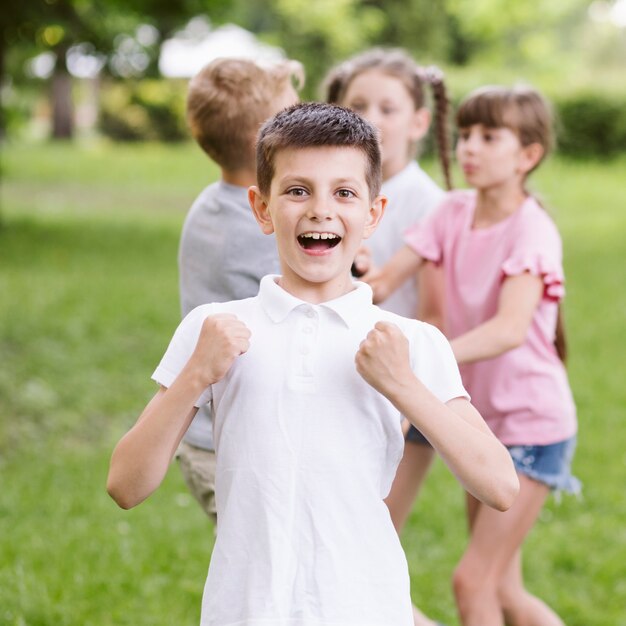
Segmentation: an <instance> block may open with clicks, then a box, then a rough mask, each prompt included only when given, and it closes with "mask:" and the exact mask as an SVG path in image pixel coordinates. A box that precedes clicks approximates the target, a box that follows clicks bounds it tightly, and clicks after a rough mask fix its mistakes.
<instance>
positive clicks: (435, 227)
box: [404, 209, 443, 263]
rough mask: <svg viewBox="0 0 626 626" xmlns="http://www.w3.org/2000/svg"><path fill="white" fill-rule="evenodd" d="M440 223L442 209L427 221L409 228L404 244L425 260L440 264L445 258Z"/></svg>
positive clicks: (434, 212)
mask: <svg viewBox="0 0 626 626" xmlns="http://www.w3.org/2000/svg"><path fill="white" fill-rule="evenodd" d="M440 222H441V214H440V209H435V211H433V212H432V213H431V214H430V215H429V216H428V217H427V218H426V219H424V220H422V221H421V222H417V223H416V224H413V226H409V228H407V230H406V231H405V233H404V243H406V245H407V246H409V248H411V250H413V251H414V252H415V253H417V254H418V255H419V256H421V257H422V258H423V259H427V260H429V261H434V262H435V263H439V262H440V261H441V258H442V256H443V254H442V253H443V250H442V238H441V237H440V236H439V235H440V232H441V224H440Z"/></svg>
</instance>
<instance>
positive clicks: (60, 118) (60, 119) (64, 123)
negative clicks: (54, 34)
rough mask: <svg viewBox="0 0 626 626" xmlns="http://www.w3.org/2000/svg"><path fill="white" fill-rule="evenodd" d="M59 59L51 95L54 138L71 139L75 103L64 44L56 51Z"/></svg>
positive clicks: (53, 75) (55, 67)
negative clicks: (73, 101)
mask: <svg viewBox="0 0 626 626" xmlns="http://www.w3.org/2000/svg"><path fill="white" fill-rule="evenodd" d="M55 52H56V55H57V61H56V64H55V66H54V72H53V74H52V86H51V93H50V97H51V100H52V138H53V139H71V138H72V137H73V135H74V105H73V103H72V77H71V76H70V73H69V72H68V71H67V65H66V62H65V54H66V52H67V50H66V48H65V47H64V46H62V47H59V48H58V49H57V50H56V51H55Z"/></svg>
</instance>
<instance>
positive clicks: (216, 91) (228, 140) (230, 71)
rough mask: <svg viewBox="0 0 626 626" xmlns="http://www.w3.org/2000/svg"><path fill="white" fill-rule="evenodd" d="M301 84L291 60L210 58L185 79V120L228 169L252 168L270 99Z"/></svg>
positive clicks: (301, 72) (271, 109) (300, 74)
mask: <svg viewBox="0 0 626 626" xmlns="http://www.w3.org/2000/svg"><path fill="white" fill-rule="evenodd" d="M292 81H293V83H295V86H296V88H299V87H301V86H302V84H303V83H304V70H303V68H302V65H301V64H300V63H298V62H297V61H279V62H276V63H272V64H271V65H267V66H263V65H260V64H258V63H255V62H254V61H251V60H249V59H226V58H223V59H216V60H215V61H212V62H211V63H209V64H208V65H207V66H205V67H204V68H203V69H202V70H200V72H199V73H198V74H196V76H194V77H193V78H192V79H191V81H190V83H189V91H188V94H187V121H188V123H189V127H190V129H191V134H192V135H193V137H194V139H195V140H196V141H197V142H198V144H199V145H200V147H201V148H202V149H203V150H204V151H205V152H206V153H207V154H208V155H209V156H210V157H211V159H213V160H214V161H215V162H216V163H217V164H218V165H220V166H221V167H223V168H226V169H229V170H238V169H242V168H254V140H255V138H256V134H257V132H258V130H259V127H260V125H261V124H262V123H263V121H264V120H266V119H267V118H268V117H269V116H270V115H271V114H272V113H274V112H275V110H276V109H275V107H273V106H272V104H273V101H274V100H275V99H276V98H277V97H279V96H281V95H282V93H283V92H284V90H285V89H286V88H287V87H288V86H289V85H290V84H291V83H292Z"/></svg>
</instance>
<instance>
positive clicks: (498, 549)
mask: <svg viewBox="0 0 626 626" xmlns="http://www.w3.org/2000/svg"><path fill="white" fill-rule="evenodd" d="M457 125H458V129H459V139H458V143H457V146H456V154H457V159H458V161H459V165H460V166H461V168H462V170H463V174H464V177H465V180H466V182H467V184H468V185H469V186H470V187H471V189H470V190H467V189H466V190H462V191H455V192H452V193H450V194H448V195H447V197H446V199H445V200H444V202H443V203H442V205H441V206H440V207H439V208H438V209H437V211H436V212H435V213H434V214H433V215H432V216H430V217H429V218H428V219H427V220H425V221H423V222H421V223H420V224H417V225H416V226H414V227H412V228H411V229H409V230H408V231H407V233H406V235H405V241H406V246H405V247H404V248H402V249H401V250H399V251H398V252H397V253H396V255H395V256H394V258H393V259H391V260H390V261H389V262H388V263H387V264H386V265H385V266H384V267H382V268H381V269H371V270H370V271H369V272H368V274H367V275H366V276H364V280H366V281H368V282H369V283H370V285H371V286H372V289H373V291H374V299H375V301H376V299H384V298H385V296H386V295H387V294H388V293H390V292H392V291H393V289H394V288H395V286H397V285H399V284H402V282H403V279H404V277H405V276H406V275H414V274H415V272H417V271H418V269H419V267H420V266H423V265H424V264H427V265H430V264H436V265H438V266H440V267H441V268H442V269H443V271H444V290H445V309H446V313H445V331H446V334H447V335H448V337H449V339H450V344H451V346H452V351H453V352H454V356H455V357H456V360H457V362H458V363H459V366H460V370H461V376H462V378H463V384H464V385H465V388H466V389H467V390H468V391H469V393H470V395H471V398H472V403H473V404H474V405H475V406H476V408H477V409H478V410H479V411H480V413H481V415H482V416H483V417H484V418H485V421H486V422H487V424H488V425H489V427H490V428H491V430H492V431H493V433H494V434H495V435H496V436H497V437H498V439H500V441H501V442H502V443H503V444H504V445H505V446H506V447H507V448H508V450H509V453H510V455H511V457H512V459H513V463H514V465H515V469H516V470H517V473H518V478H519V482H520V493H519V495H518V497H517V499H516V501H515V503H514V504H513V506H512V507H511V508H510V509H508V510H507V511H506V512H505V513H500V512H498V513H496V512H495V511H493V510H489V509H488V508H487V507H485V506H484V505H482V504H481V503H480V502H478V501H477V500H476V499H475V498H474V497H473V496H471V495H470V494H467V518H468V525H469V530H470V539H469V544H468V546H467V549H466V550H465V553H464V555H463V557H462V558H461V561H460V563H459V565H458V567H457V568H456V571H455V573H454V592H455V595H456V601H457V606H458V611H459V616H460V619H461V623H462V624H463V626H503V625H504V624H507V625H508V626H522V625H531V626H535V625H536V626H563V621H562V620H561V618H560V617H559V616H558V615H557V614H556V613H555V612H554V611H553V610H552V609H551V608H550V607H549V606H548V605H547V604H545V603H544V602H543V601H542V600H540V599H539V598H537V597H536V596H534V595H532V594H531V593H529V592H528V591H527V590H526V589H525V587H524V581H523V576H522V567H521V563H522V556H521V553H522V544H523V542H524V539H525V537H526V536H527V534H528V533H529V531H530V530H531V528H532V526H533V525H534V523H535V521H536V520H537V518H538V517H539V514H540V512H541V509H542V507H543V505H544V502H545V501H546V498H547V497H548V494H549V493H550V491H551V490H552V491H559V490H564V491H569V492H573V493H576V492H578V491H579V490H580V484H579V482H578V481H577V480H576V478H574V477H573V476H572V474H571V470H570V467H571V461H572V456H573V454H574V448H575V445H576V431H577V426H576V408H575V406H574V401H573V397H572V392H571V390H570V387H569V383H568V379H567V372H566V370H565V366H564V360H565V338H564V332H563V326H562V323H561V316H560V301H561V299H562V298H563V295H564V288H563V282H564V277H563V265H562V244H561V238H560V236H559V233H558V231H557V228H556V226H555V224H554V222H553V221H552V220H551V219H550V217H549V216H548V214H547V212H546V211H545V210H543V208H542V207H541V206H540V204H539V203H538V201H537V200H536V199H535V198H534V197H533V195H532V194H531V193H529V191H528V189H527V187H526V182H527V178H528V176H529V175H530V173H531V172H532V171H534V170H535V169H536V168H537V167H538V166H539V165H540V163H541V162H542V160H543V159H544V157H545V156H546V155H547V153H548V152H549V150H550V148H551V144H552V118H551V114H550V108H549V106H548V104H547V102H546V101H545V100H544V99H543V97H542V96H541V95H540V94H539V93H538V92H537V91H535V90H534V89H531V88H528V87H514V88H512V89H509V88H504V87H484V88H481V89H478V90H476V91H474V92H473V93H471V94H470V95H469V96H468V97H467V98H466V99H465V100H464V101H463V102H462V103H461V106H460V108H459V110H458V113H457Z"/></svg>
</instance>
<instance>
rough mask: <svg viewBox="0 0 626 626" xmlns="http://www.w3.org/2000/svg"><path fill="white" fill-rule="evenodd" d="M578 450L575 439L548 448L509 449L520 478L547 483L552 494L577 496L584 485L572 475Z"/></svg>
mask: <svg viewBox="0 0 626 626" xmlns="http://www.w3.org/2000/svg"><path fill="white" fill-rule="evenodd" d="M575 449H576V437H575V436H574V437H572V438H571V439H566V440H565V441H559V442H557V443H551V444H549V445H547V446H507V450H508V451H509V454H510V455H511V458H512V459H513V464H514V465H515V469H516V470H517V471H518V472H519V473H520V474H525V475H526V476H528V477H529V478H532V479H533V480H536V481H538V482H540V483H544V484H545V485H547V486H548V487H550V489H551V490H552V491H557V492H558V491H565V492H567V493H574V494H578V493H580V490H581V483H580V481H579V480H578V479H577V478H576V477H575V476H572V473H571V467H572V458H573V457H574V450H575Z"/></svg>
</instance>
